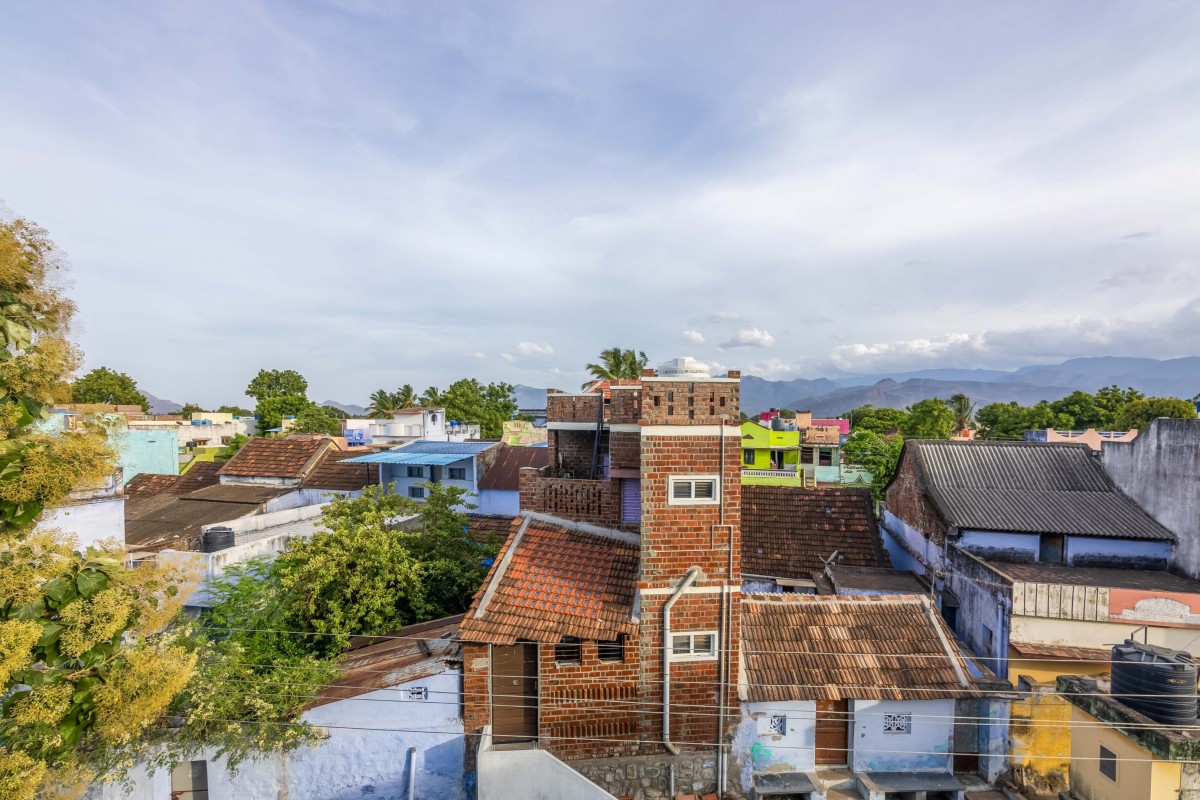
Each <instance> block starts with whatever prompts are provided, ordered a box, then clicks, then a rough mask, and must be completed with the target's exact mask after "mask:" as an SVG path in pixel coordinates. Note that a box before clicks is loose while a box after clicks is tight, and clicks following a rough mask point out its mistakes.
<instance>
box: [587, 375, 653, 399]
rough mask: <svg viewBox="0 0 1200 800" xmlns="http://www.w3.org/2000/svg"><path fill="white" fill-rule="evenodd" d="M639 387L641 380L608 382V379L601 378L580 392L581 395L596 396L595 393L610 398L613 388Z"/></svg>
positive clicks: (627, 379) (629, 379)
mask: <svg viewBox="0 0 1200 800" xmlns="http://www.w3.org/2000/svg"><path fill="white" fill-rule="evenodd" d="M641 385H642V379H641V378H617V379H616V380H610V379H608V378H601V379H600V380H598V381H592V382H591V384H589V385H588V386H586V387H585V388H584V389H583V390H582V392H581V393H582V394H597V393H599V394H602V395H604V396H605V397H611V396H612V387H614V386H626V387H630V388H633V387H638V386H641Z"/></svg>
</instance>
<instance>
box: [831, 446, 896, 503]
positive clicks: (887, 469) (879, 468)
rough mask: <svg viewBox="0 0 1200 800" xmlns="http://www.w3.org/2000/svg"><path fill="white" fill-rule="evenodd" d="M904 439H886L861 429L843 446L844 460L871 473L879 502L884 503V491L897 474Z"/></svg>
mask: <svg viewBox="0 0 1200 800" xmlns="http://www.w3.org/2000/svg"><path fill="white" fill-rule="evenodd" d="M903 447H904V439H903V438H901V437H900V436H889V437H884V436H881V435H880V434H878V433H876V432H875V431H872V430H867V429H865V428H860V429H859V430H856V431H852V432H851V434H850V436H849V438H847V439H846V443H845V444H844V445H842V458H843V459H844V460H845V461H846V462H848V463H850V464H858V465H859V466H861V467H862V468H864V469H865V470H867V471H868V472H870V473H871V493H872V494H873V495H874V496H875V499H876V500H877V501H880V502H882V501H883V490H884V488H885V487H886V486H887V485H888V482H889V481H890V480H891V479H892V475H894V474H896V464H897V463H899V461H900V451H901V449H902V448H903Z"/></svg>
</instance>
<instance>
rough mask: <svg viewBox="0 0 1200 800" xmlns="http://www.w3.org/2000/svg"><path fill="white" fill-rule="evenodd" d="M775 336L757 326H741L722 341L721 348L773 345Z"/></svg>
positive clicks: (731, 348)
mask: <svg viewBox="0 0 1200 800" xmlns="http://www.w3.org/2000/svg"><path fill="white" fill-rule="evenodd" d="M774 346H775V337H774V336H772V335H771V334H769V333H767V332H766V331H764V330H759V329H758V328H743V329H742V330H740V331H738V334H737V336H734V337H733V338H732V339H730V340H729V341H727V342H722V343H721V345H720V347H721V349H722V350H733V349H736V348H739V347H774Z"/></svg>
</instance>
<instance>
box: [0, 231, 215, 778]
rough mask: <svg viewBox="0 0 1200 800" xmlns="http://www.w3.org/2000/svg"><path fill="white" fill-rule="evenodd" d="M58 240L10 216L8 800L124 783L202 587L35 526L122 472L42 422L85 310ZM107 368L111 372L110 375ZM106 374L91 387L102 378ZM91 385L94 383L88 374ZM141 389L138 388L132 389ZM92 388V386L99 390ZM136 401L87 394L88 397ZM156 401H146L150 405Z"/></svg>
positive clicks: (89, 437) (0, 722) (0, 564)
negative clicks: (70, 283) (185, 609)
mask: <svg viewBox="0 0 1200 800" xmlns="http://www.w3.org/2000/svg"><path fill="white" fill-rule="evenodd" d="M62 267H63V263H62V262H61V260H60V259H59V257H58V256H57V252H56V250H55V247H54V244H53V242H52V241H51V240H50V237H49V235H48V234H47V232H46V231H45V230H44V229H42V228H40V227H38V226H37V225H35V224H33V223H31V222H28V221H26V220H22V219H0V697H3V698H4V700H3V710H2V711H0V787H4V793H5V800H10V799H15V800H27V798H31V797H33V796H34V794H35V793H39V792H44V793H46V794H49V793H51V792H53V791H54V790H55V789H56V788H57V787H62V786H63V785H64V784H66V783H75V782H81V781H82V782H87V781H88V780H91V779H93V778H96V777H103V776H110V775H119V774H120V773H121V771H122V769H123V768H124V763H125V761H127V760H128V759H120V760H115V759H113V758H111V757H110V754H111V752H112V751H113V749H114V748H116V747H123V748H124V749H125V750H126V752H127V753H130V754H132V756H133V757H134V758H136V757H137V756H138V755H139V754H140V753H141V752H143V751H142V750H141V749H140V748H141V744H140V743H141V735H142V733H143V732H144V731H146V730H147V729H148V727H150V726H151V725H152V724H154V723H155V722H156V721H157V720H158V719H159V718H160V716H161V714H162V713H163V712H164V711H165V710H166V708H167V707H168V705H169V704H170V702H171V701H172V700H173V698H174V697H175V695H176V694H177V693H178V692H179V690H180V689H181V688H182V686H183V685H184V684H186V682H187V681H188V680H189V678H190V676H191V674H192V671H193V668H194V658H193V657H192V656H191V655H190V654H189V653H188V652H187V651H186V649H184V648H181V647H179V646H178V645H177V643H176V642H175V640H174V639H173V638H172V637H171V636H170V635H169V634H168V633H166V632H164V626H165V625H166V624H167V623H168V622H170V621H171V619H172V618H173V617H174V616H175V615H176V612H177V611H178V609H179V606H180V604H181V603H182V599H183V597H185V596H187V594H188V590H189V589H190V587H191V586H194V575H193V574H192V573H191V572H190V571H189V570H188V569H186V567H185V566H182V565H181V566H177V567H170V566H167V567H163V566H160V565H158V564H156V563H153V562H147V563H143V564H142V565H140V566H138V567H136V568H128V567H125V566H124V565H123V556H122V554H121V553H119V552H105V551H101V550H97V549H89V550H88V551H87V552H84V553H79V552H75V541H74V540H73V539H72V538H70V537H68V536H66V535H64V534H62V533H61V532H57V531H53V530H46V529H37V530H35V529H34V526H35V524H36V523H37V521H38V519H39V517H40V515H41V513H42V511H43V509H44V508H46V507H48V506H54V505H57V504H59V503H61V502H62V501H63V500H65V499H66V497H67V495H68V494H69V493H70V492H71V491H72V490H74V489H76V488H80V487H87V486H90V485H93V484H95V483H96V482H97V481H99V480H100V479H102V478H104V477H106V476H108V475H110V474H111V473H112V470H113V468H114V457H115V454H114V453H113V451H112V449H111V448H110V447H109V446H108V443H107V435H106V432H105V431H104V430H103V429H102V428H101V427H100V426H97V425H92V424H90V423H86V422H85V425H84V426H83V428H82V430H78V431H73V432H63V433H59V434H56V435H51V434H47V433H44V432H43V431H41V430H40V429H39V428H38V426H37V425H36V423H37V422H38V421H40V420H44V419H46V418H48V417H49V409H50V407H51V406H52V404H54V403H56V402H61V401H62V400H64V399H66V397H68V396H73V394H74V392H73V391H72V387H69V386H68V384H67V380H66V378H67V376H68V375H69V374H71V372H73V371H74V370H75V369H76V368H77V367H78V364H79V361H80V357H79V352H78V350H76V348H75V347H74V346H73V345H72V344H71V342H70V341H69V340H68V339H67V337H66V331H67V330H68V328H69V324H70V321H71V317H72V315H73V313H74V306H73V304H72V303H71V302H70V300H68V299H67V298H66V297H65V296H63V295H62V294H61V292H60V291H59V290H58V289H57V288H56V287H57V285H58V281H57V280H56V273H57V272H58V271H59V270H61V269H62ZM108 372H111V370H110V371H108ZM103 376H104V373H99V374H97V375H95V376H93V380H91V381H89V382H88V383H85V384H84V388H85V389H86V388H87V387H88V386H89V384H97V385H98V384H100V383H103V381H101V380H99V378H101V377H103ZM81 380H82V379H81ZM134 388H135V389H136V387H134ZM89 391H90V390H89ZM128 399H129V398H126V397H114V396H111V395H109V396H94V395H86V394H85V396H84V397H83V398H82V401H83V402H106V403H108V402H126V401H127V400H128ZM144 399H145V398H142V400H144Z"/></svg>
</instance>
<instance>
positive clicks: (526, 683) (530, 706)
mask: <svg viewBox="0 0 1200 800" xmlns="http://www.w3.org/2000/svg"><path fill="white" fill-rule="evenodd" d="M537 698H538V663H537V645H536V644H533V643H532V642H520V643H518V644H514V645H509V646H505V647H501V646H493V647H492V741H494V742H496V743H497V744H503V743H505V742H528V741H530V740H533V739H536V738H537V733H538V700H537Z"/></svg>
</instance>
